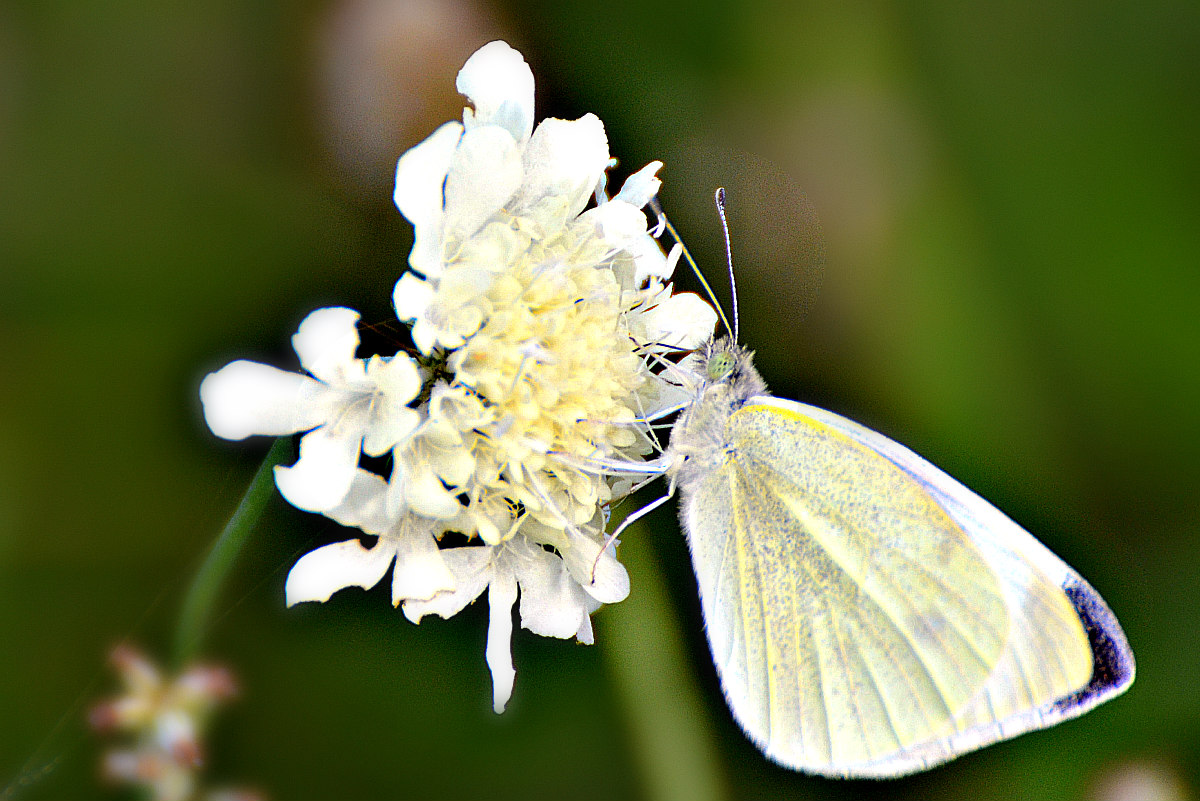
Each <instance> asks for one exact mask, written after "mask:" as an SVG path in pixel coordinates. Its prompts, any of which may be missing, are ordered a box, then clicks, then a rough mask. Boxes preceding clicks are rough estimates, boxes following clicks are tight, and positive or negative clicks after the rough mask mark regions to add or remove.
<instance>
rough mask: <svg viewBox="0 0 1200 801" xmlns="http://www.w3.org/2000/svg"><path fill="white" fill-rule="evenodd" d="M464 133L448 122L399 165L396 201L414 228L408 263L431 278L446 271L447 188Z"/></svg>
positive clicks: (453, 123)
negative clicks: (447, 180) (443, 217)
mask: <svg viewBox="0 0 1200 801" xmlns="http://www.w3.org/2000/svg"><path fill="white" fill-rule="evenodd" d="M462 133H463V127H462V125H461V124H460V123H457V122H448V123H446V124H445V125H443V126H442V127H440V128H438V129H437V130H436V131H434V132H433V133H432V134H430V135H429V138H427V139H426V140H425V141H424V142H422V143H421V144H419V145H417V146H416V147H414V148H413V149H412V150H409V151H408V152H407V153H405V154H404V155H403V156H401V157H400V160H399V161H398V162H396V189H395V191H394V192H393V193H392V199H393V200H394V201H395V203H396V208H398V209H399V210H400V213H401V214H403V215H404V216H405V217H407V218H408V221H409V222H411V223H412V224H413V228H414V240H413V249H412V253H410V254H409V257H408V263H409V264H411V265H412V266H413V268H414V269H416V270H420V271H421V272H422V273H424V274H425V275H426V276H429V277H430V278H434V277H437V276H438V275H439V274H441V271H442V212H443V209H444V208H445V195H444V194H443V188H444V186H445V184H446V174H447V173H449V172H450V163H451V161H453V159H454V151H455V149H456V148H457V147H458V140H459V139H460V138H461V137H462Z"/></svg>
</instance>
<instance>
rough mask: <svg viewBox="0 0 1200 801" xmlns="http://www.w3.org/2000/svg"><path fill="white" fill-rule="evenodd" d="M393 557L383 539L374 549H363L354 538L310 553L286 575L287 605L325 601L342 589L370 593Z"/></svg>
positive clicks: (393, 554) (391, 548)
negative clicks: (360, 590)
mask: <svg viewBox="0 0 1200 801" xmlns="http://www.w3.org/2000/svg"><path fill="white" fill-rule="evenodd" d="M395 555H396V551H395V549H394V548H393V547H392V545H391V544H390V543H388V542H386V541H384V540H383V539H380V540H379V541H378V542H376V543H375V547H373V548H364V547H363V545H362V543H361V542H359V541H358V540H356V539H355V540H346V541H345V542H335V543H334V544H333V545H326V546H324V547H322V548H317V549H316V550H315V551H309V552H308V553H307V554H305V555H304V556H302V557H301V558H300V561H299V562H297V563H296V564H295V565H294V566H293V567H292V570H291V572H290V573H288V577H287V583H286V584H285V585H284V595H285V596H286V598H287V605H288V606H293V605H295V604H298V603H300V602H301V601H328V600H329V598H330V596H332V595H333V594H334V593H335V592H337V591H338V590H340V589H342V588H344V587H362V588H363V589H364V590H369V589H370V588H371V587H374V586H375V585H376V584H378V583H379V580H380V579H381V578H383V574H384V573H386V572H387V569H388V566H390V565H391V564H392V559H393V558H394V557H395Z"/></svg>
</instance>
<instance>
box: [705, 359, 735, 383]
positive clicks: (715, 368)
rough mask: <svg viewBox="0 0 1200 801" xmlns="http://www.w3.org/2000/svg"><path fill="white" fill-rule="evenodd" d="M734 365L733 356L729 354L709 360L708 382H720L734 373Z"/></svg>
mask: <svg viewBox="0 0 1200 801" xmlns="http://www.w3.org/2000/svg"><path fill="white" fill-rule="evenodd" d="M733 364H734V361H733V356H731V355H730V354H728V353H718V354H717V355H715V356H713V357H712V358H711V359H709V360H708V367H707V368H706V372H707V373H708V380H709V381H720V380H721V379H722V378H724V377H725V376H727V375H729V374H730V373H732V372H733Z"/></svg>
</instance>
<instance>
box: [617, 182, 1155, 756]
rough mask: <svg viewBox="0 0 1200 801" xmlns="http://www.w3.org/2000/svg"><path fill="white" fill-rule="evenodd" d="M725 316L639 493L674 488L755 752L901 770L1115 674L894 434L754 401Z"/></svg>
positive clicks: (1066, 587)
mask: <svg viewBox="0 0 1200 801" xmlns="http://www.w3.org/2000/svg"><path fill="white" fill-rule="evenodd" d="M723 199H724V198H723V193H722V192H721V191H720V190H719V191H718V196H717V200H718V208H719V209H720V210H721V212H722V214H721V216H722V222H724V209H723V205H724V204H723ZM726 242H727V245H728V232H727V228H726ZM731 272H732V271H731ZM735 302H736V301H735ZM734 319H735V321H736V306H735V318H734ZM727 327H728V326H727ZM736 329H737V325H736V322H735V325H734V326H733V329H732V330H733V331H734V337H733V339H729V338H724V339H716V340H711V341H709V342H708V343H707V345H706V346H704V347H703V348H702V349H701V350H700V351H698V352H697V353H695V354H693V355H692V356H691V357H689V359H690V361H691V362H692V365H691V369H690V372H691V374H692V375H693V376H694V380H693V381H692V382H691V399H690V402H688V403H687V404H685V405H684V406H683V408H682V410H681V411H680V413H679V416H678V417H677V419H676V421H675V423H674V425H673V426H672V431H671V438H670V441H669V445H668V446H667V449H666V452H665V453H664V454H663V457H662V458H661V460H659V463H660V464H661V466H662V467H661V471H662V473H663V474H665V476H666V477H667V478H668V480H669V482H670V485H671V492H670V493H668V495H667V496H665V497H664V498H663V499H660V502H661V501H662V500H665V499H666V497H670V495H671V494H673V493H674V492H675V491H676V490H678V493H679V496H680V500H681V502H680V510H679V515H680V519H681V522H682V525H683V529H684V532H685V535H686V538H687V542H688V545H689V548H690V551H691V557H692V562H693V566H694V568H695V572H696V578H697V581H698V584H699V591H700V599H701V609H702V612H703V615H704V622H705V631H706V633H707V637H708V643H709V646H710V648H711V651H712V657H713V661H714V662H715V663H716V668H717V674H718V676H719V677H720V681H721V687H722V689H723V691H724V693H725V697H726V700H727V701H728V703H729V707H730V708H731V710H732V711H733V715H734V717H735V718H736V719H737V721H738V723H739V724H740V725H741V727H742V728H743V729H744V730H745V732H746V734H747V735H748V736H749V738H750V739H751V740H753V741H754V743H755V744H756V745H757V746H758V747H759V748H760V749H761V750H762V751H763V752H764V753H765V754H766V755H767V756H768V757H770V758H771V759H772V760H774V761H776V762H778V763H780V764H782V765H785V766H787V767H789V768H793V769H796V770H799V771H804V772H806V773H814V774H820V775H825V776H834V777H877V778H878V777H895V776H903V775H906V774H910V773H914V772H917V771H921V770H925V769H927V768H930V767H933V766H935V765H938V764H940V763H942V762H946V761H947V760H950V759H953V758H955V757H956V756H959V755H961V754H963V753H966V752H968V751H972V750H974V749H977V748H980V747H982V746H985V745H988V744H990V743H994V742H997V741H1000V740H1005V739H1008V738H1010V737H1014V736H1016V735H1018V734H1021V733H1023V732H1027V731H1031V730H1034V729H1040V728H1044V727H1047V726H1052V725H1054V724H1056V723H1058V722H1060V721H1063V720H1067V719H1069V718H1072V717H1075V716H1077V715H1080V714H1083V713H1084V712H1086V711H1088V710H1089V709H1091V708H1092V707H1094V706H1096V705H1097V704H1100V703H1102V702H1104V701H1106V700H1108V699H1110V698H1112V697H1114V696H1116V695H1119V694H1120V693H1122V692H1124V691H1125V690H1126V689H1127V688H1128V687H1129V685H1130V683H1131V682H1132V681H1133V677H1134V659H1133V654H1132V652H1131V651H1130V648H1129V644H1128V642H1127V640H1126V638H1125V635H1124V633H1123V632H1122V630H1121V627H1120V625H1119V624H1118V623H1117V620H1116V618H1115V617H1114V615H1113V613H1112V612H1111V610H1110V609H1109V607H1108V605H1107V604H1106V603H1105V602H1104V600H1103V599H1102V598H1101V597H1100V595H1099V594H1098V593H1097V592H1096V591H1095V590H1094V589H1092V587H1091V586H1090V585H1089V584H1088V583H1087V582H1086V581H1085V580H1084V579H1083V578H1082V577H1080V575H1079V574H1078V573H1076V572H1075V571H1074V570H1072V569H1071V568H1070V567H1069V566H1067V565H1066V564H1065V563H1064V562H1063V561H1062V560H1060V559H1059V558H1058V557H1057V556H1055V555H1054V554H1053V553H1051V552H1050V551H1049V550H1048V549H1047V548H1046V547H1045V546H1043V545H1042V544H1041V543H1039V542H1038V541H1037V540H1036V539H1034V537H1033V536H1032V535H1031V534H1029V533H1028V532H1027V531H1025V530H1024V529H1023V528H1021V527H1020V526H1019V525H1017V524H1016V523H1014V522H1013V521H1012V520H1011V519H1009V518H1008V517H1006V516H1005V515H1004V514H1003V513H1002V512H1000V511H999V510H998V509H996V508H995V507H994V506H992V505H991V504H990V503H988V502H987V501H985V500H984V499H983V498H981V497H980V496H978V495H976V494H975V493H974V492H972V491H971V490H969V489H967V488H966V487H965V486H963V485H962V484H960V483H959V482H957V481H955V480H954V479H953V478H951V477H950V476H949V475H947V474H946V473H944V472H942V471H941V470H939V469H938V468H937V467H935V466H933V465H932V464H930V463H929V462H927V461H926V460H924V459H922V458H921V457H920V456H918V455H917V454H915V453H913V452H912V451H910V450H908V449H907V448H905V447H904V446H902V445H900V444H898V443H896V442H893V441H892V440H890V439H888V438H887V437H885V436H883V435H881V434H879V433H877V432H875V431H872V430H870V429H868V428H865V427H864V426H861V425H859V424H857V423H855V422H853V421H851V420H848V419H846V418H844V417H841V416H839V415H836V414H834V413H832V412H828V411H825V410H823V409H819V408H817V407H814V406H809V405H807V404H803V403H798V402H796V401H791V400H785V399H782V398H775V397H773V396H771V395H770V394H768V393H767V390H766V385H765V383H764V382H763V380H762V379H761V378H760V377H759V375H758V373H757V372H756V371H755V369H754V366H753V364H752V355H751V353H750V352H749V351H748V350H746V349H745V348H743V347H741V346H740V345H738V344H737V343H736ZM654 505H658V502H656V503H655V504H654ZM638 514H639V516H640V512H639V513H638Z"/></svg>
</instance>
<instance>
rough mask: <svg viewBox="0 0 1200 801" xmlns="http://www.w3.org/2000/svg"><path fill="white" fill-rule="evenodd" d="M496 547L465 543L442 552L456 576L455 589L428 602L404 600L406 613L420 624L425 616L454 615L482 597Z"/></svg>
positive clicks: (410, 618) (446, 562)
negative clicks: (467, 544) (480, 595)
mask: <svg viewBox="0 0 1200 801" xmlns="http://www.w3.org/2000/svg"><path fill="white" fill-rule="evenodd" d="M495 550H496V549H495V548H486V547H485V548H481V547H477V546H463V547H460V548H447V549H446V550H444V551H442V552H441V553H442V559H443V561H444V562H445V565H446V567H448V568H449V569H450V572H451V574H452V575H453V576H454V589H453V590H446V591H444V592H439V593H437V594H436V595H434V596H433V597H432V598H430V599H429V600H428V601H418V600H415V599H409V600H407V601H405V602H404V616H405V617H406V618H408V619H409V620H411V621H412V622H413V623H420V622H421V618H423V617H425V615H438V616H440V617H444V618H450V617H454V616H455V615H457V614H458V613H459V612H461V611H462V609H463V607H465V606H466V605H467V604H469V603H471V601H474V600H475V599H476V598H478V597H479V594H480V593H481V592H483V590H484V588H485V587H487V585H488V581H490V580H491V577H492V570H491V568H492V556H493V555H494V554H495Z"/></svg>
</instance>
